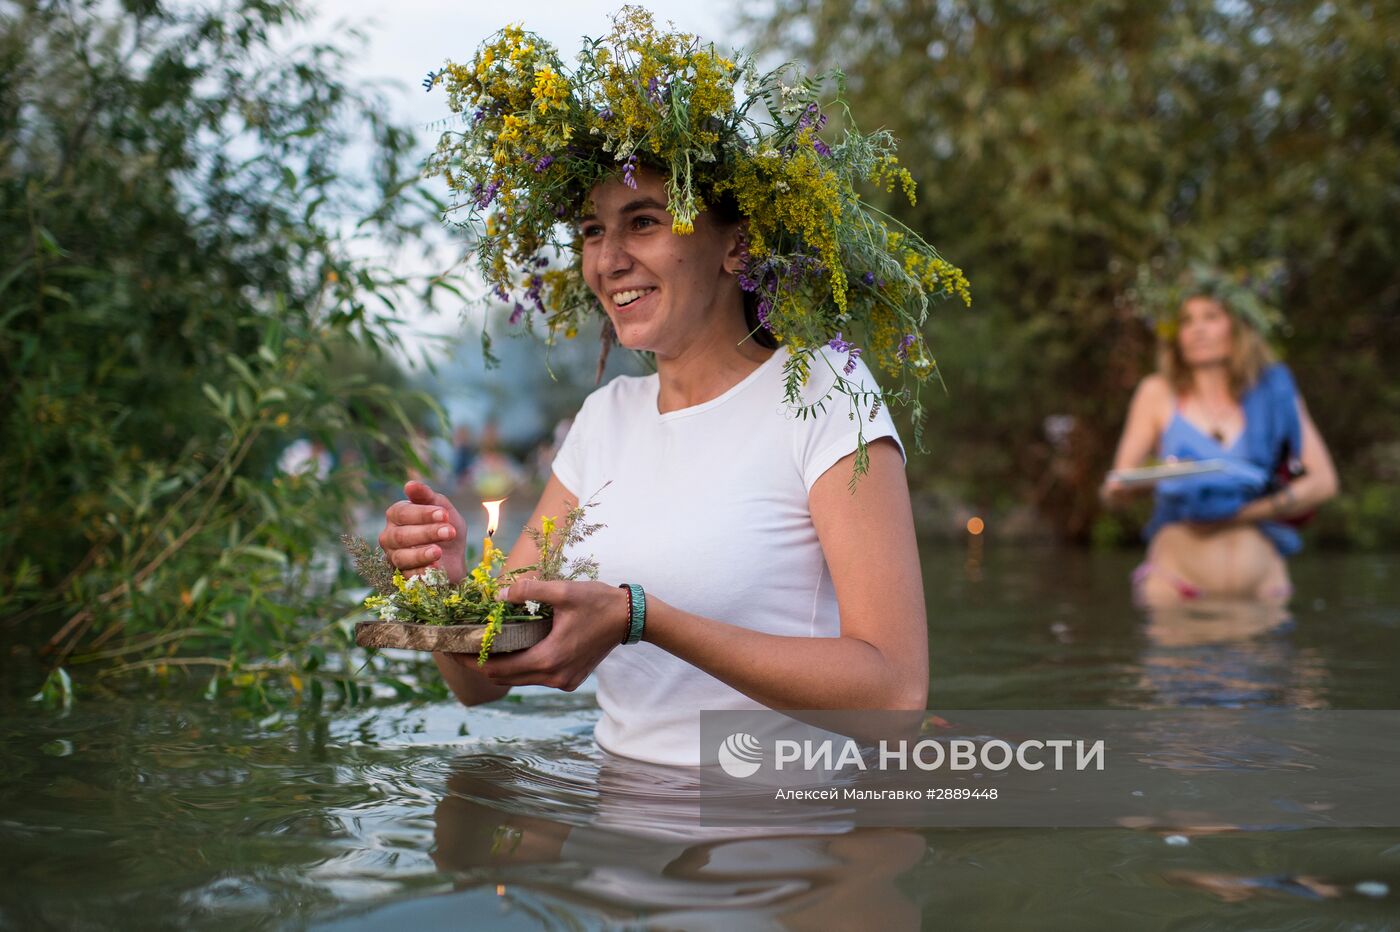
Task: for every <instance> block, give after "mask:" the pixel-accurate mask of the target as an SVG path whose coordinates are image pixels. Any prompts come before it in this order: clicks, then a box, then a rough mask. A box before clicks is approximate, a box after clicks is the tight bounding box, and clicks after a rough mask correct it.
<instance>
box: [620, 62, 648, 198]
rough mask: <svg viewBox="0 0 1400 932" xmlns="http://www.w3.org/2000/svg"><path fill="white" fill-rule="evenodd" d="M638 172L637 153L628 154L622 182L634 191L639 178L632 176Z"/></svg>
mask: <svg viewBox="0 0 1400 932" xmlns="http://www.w3.org/2000/svg"><path fill="white" fill-rule="evenodd" d="M653 80H655V79H653ZM636 173H637V157H636V156H635V155H629V156H627V161H626V162H624V163H623V165H622V183H623V184H625V185H627V187H629V188H631V189H632V190H633V191H635V190H637V179H636V178H634V177H632V176H633V175H635V174H636Z"/></svg>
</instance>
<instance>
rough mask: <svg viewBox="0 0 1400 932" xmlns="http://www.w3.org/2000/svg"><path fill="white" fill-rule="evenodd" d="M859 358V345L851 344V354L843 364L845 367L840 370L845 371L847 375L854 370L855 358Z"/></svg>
mask: <svg viewBox="0 0 1400 932" xmlns="http://www.w3.org/2000/svg"><path fill="white" fill-rule="evenodd" d="M859 358H860V347H859V346H853V347H851V355H850V356H849V357H848V358H847V359H846V365H845V367H844V368H843V369H842V371H843V372H845V373H846V374H847V375H850V374H851V373H852V372H855V371H856V360H857V359H859Z"/></svg>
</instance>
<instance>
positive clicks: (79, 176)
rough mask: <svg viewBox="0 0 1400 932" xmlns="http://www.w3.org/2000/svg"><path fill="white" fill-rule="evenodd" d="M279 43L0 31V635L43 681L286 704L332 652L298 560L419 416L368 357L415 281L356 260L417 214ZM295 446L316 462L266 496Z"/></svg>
mask: <svg viewBox="0 0 1400 932" xmlns="http://www.w3.org/2000/svg"><path fill="white" fill-rule="evenodd" d="M301 22H302V13H301V12H300V10H299V8H298V5H297V4H296V3H293V2H282V0H249V2H244V3H238V4H232V5H228V6H225V7H222V8H217V9H213V10H205V9H197V8H194V7H191V6H186V5H179V6H178V7H175V6H172V7H171V8H166V7H164V6H162V5H160V4H158V3H156V2H128V3H126V4H123V6H122V7H121V8H120V9H117V8H114V5H113V4H110V3H106V2H99V0H68V2H38V0H30V2H26V3H20V4H17V5H15V4H11V5H8V6H7V7H5V8H3V10H0V384H3V385H4V397H5V401H6V404H5V408H4V411H3V413H0V472H3V474H4V475H5V477H6V486H7V488H6V493H5V495H4V497H3V505H0V614H6V615H9V616H10V617H9V618H8V620H7V621H6V622H4V623H5V624H6V625H7V626H10V627H11V633H12V634H13V632H14V630H15V627H16V626H18V625H21V624H27V625H28V626H29V628H28V629H27V630H28V631H30V632H31V633H33V634H37V635H38V636H39V638H40V639H42V640H46V641H47V643H46V645H45V648H44V654H43V656H44V659H45V663H46V664H47V665H48V666H50V667H57V666H58V665H59V664H62V663H68V664H70V665H73V664H78V665H80V664H81V663H82V662H83V661H104V662H105V666H104V667H103V669H104V671H106V672H111V671H114V670H133V669H158V670H161V671H173V670H176V669H187V670H202V671H205V672H209V671H212V672H214V673H215V674H216V675H217V677H216V680H215V681H214V685H217V684H219V683H228V682H229V680H230V678H236V679H238V681H239V682H241V683H243V684H244V685H247V686H250V687H253V688H254V691H258V690H260V684H261V680H262V679H263V678H264V677H265V676H267V675H268V674H269V671H271V672H273V673H276V675H277V676H279V677H282V678H283V679H284V681H289V682H292V684H293V685H294V686H295V687H296V688H297V689H298V690H299V689H300V688H301V684H302V682H303V679H304V678H305V677H306V674H307V672H308V671H311V670H314V669H315V668H316V667H318V666H322V667H324V666H325V663H324V661H325V658H326V654H325V648H324V645H325V644H327V643H331V642H334V643H339V644H340V645H341V646H342V647H343V646H344V644H345V639H344V637H343V636H340V635H336V634H335V632H337V631H340V630H341V629H340V628H338V627H337V626H336V625H335V624H331V625H329V627H328V628H327V630H319V631H318V629H319V628H322V627H325V626H326V625H327V622H334V621H335V619H334V618H333V617H332V618H327V617H325V615H326V613H327V611H328V607H330V606H333V603H332V602H330V601H329V600H327V598H326V596H327V592H328V587H330V586H331V585H332V584H333V582H334V578H335V573H334V567H331V568H330V569H329V570H327V569H325V568H318V566H317V561H316V560H314V559H313V557H314V556H315V555H316V551H317V547H318V546H319V545H321V544H322V543H324V542H329V543H331V544H333V542H334V540H335V537H336V535H337V534H338V533H339V532H340V530H341V529H342V525H343V524H344V522H345V518H346V515H347V514H348V512H349V510H350V508H351V507H352V506H353V505H355V504H356V503H358V502H360V501H361V500H362V499H363V497H364V484H365V481H366V479H367V478H370V477H372V476H373V475H374V472H375V469H376V465H377V464H381V463H382V464H384V465H385V466H393V465H395V464H396V463H401V462H402V460H403V457H404V456H406V455H409V454H407V453H406V452H404V451H405V448H406V445H405V444H403V443H402V442H401V441H402V437H403V432H404V428H406V426H407V424H408V423H409V420H410V418H412V417H416V416H418V415H417V411H420V410H422V409H423V408H424V407H426V406H430V405H431V402H430V401H428V400H427V399H426V398H417V399H409V398H408V397H407V393H404V392H402V391H401V390H400V385H399V384H396V382H397V383H402V382H403V379H402V378H401V377H400V376H398V374H397V368H396V367H394V366H392V365H390V364H388V362H387V360H386V359H385V358H384V349H385V348H387V347H389V346H391V345H392V344H393V343H394V340H395V338H394V336H393V333H392V331H391V329H390V327H391V324H392V323H393V322H394V320H395V318H396V307H397V305H398V304H399V302H401V301H403V300H406V299H413V300H423V299H424V298H428V299H431V297H432V294H433V292H434V290H435V288H436V286H438V285H440V284H443V282H442V281H441V280H432V281H429V282H427V283H415V282H412V281H410V280H408V279H406V278H404V277H402V276H401V275H399V274H397V273H395V272H393V271H392V270H391V269H389V268H386V267H384V266H383V265H382V264H381V263H380V262H379V261H378V260H374V259H370V258H366V256H368V255H369V254H370V253H369V247H368V246H367V245H366V244H367V243H371V242H372V243H377V244H383V243H390V244H393V243H396V242H402V241H405V240H406V239H408V238H411V237H413V236H414V235H415V234H416V231H417V230H419V228H420V227H421V225H422V224H423V223H424V222H425V221H427V222H431V221H432V220H433V219H434V216H435V214H436V205H434V204H433V203H432V202H431V201H430V200H429V199H427V198H426V196H424V195H423V194H422V193H421V192H420V191H419V189H418V187H417V183H418V171H417V166H416V165H415V164H414V163H413V161H412V159H411V158H410V155H411V153H412V151H413V148H414V142H415V140H414V138H413V135H412V134H411V133H410V132H408V131H406V130H405V129H403V128H402V127H399V126H396V125H394V124H392V123H391V122H388V121H386V120H385V119H384V117H383V115H382V114H383V113H384V112H385V110H386V108H385V107H384V105H383V102H382V101H381V100H379V99H378V98H377V96H376V95H375V94H374V93H373V92H371V91H370V90H369V89H367V88H364V87H361V86H358V85H356V84H353V83H351V82H349V81H348V80H347V79H346V77H345V75H346V73H347V71H348V68H347V54H348V52H347V50H346V49H343V48H339V47H335V46H332V45H326V44H315V43H313V44H307V45H295V44H293V43H292V42H291V40H290V39H289V38H288V32H289V29H290V27H293V26H296V25H298V24H299V23H301ZM299 436H300V437H307V438H318V439H320V440H323V441H324V442H325V443H326V445H327V446H328V447H329V448H331V449H332V450H335V451H336V453H337V455H338V457H339V467H338V468H337V469H335V470H334V471H332V472H331V473H330V474H329V475H328V476H326V477H325V478H324V479H318V478H317V477H316V476H314V475H310V474H308V475H279V474H278V470H277V468H276V462H277V456H278V453H279V451H280V450H281V449H282V448H283V447H285V446H286V445H287V444H288V442H290V441H292V440H293V439H295V438H297V437H299ZM401 471H402V470H401V468H395V469H393V470H392V472H393V473H394V474H398V473H400V472H401ZM308 622H315V625H314V626H313V627H312V628H310V629H308V628H307V624H308ZM337 638H339V640H336V639H337ZM172 655H178V656H172ZM296 671H301V674H300V676H299V675H298V674H297V672H296ZM80 679H81V678H80ZM341 685H342V689H346V690H348V689H351V688H353V686H351V687H346V686H345V683H344V682H342V684H341ZM318 688H319V687H318Z"/></svg>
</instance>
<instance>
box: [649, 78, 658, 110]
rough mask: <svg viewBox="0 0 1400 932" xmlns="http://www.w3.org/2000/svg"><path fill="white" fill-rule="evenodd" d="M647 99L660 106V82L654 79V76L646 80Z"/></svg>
mask: <svg viewBox="0 0 1400 932" xmlns="http://www.w3.org/2000/svg"><path fill="white" fill-rule="evenodd" d="M647 99H648V100H650V101H651V102H652V103H653V104H655V105H656V106H658V107H659V106H661V82H660V81H658V80H656V77H655V76H652V78H651V80H649V81H647Z"/></svg>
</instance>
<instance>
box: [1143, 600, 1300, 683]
mask: <svg viewBox="0 0 1400 932" xmlns="http://www.w3.org/2000/svg"><path fill="white" fill-rule="evenodd" d="M1296 628H1297V622H1296V621H1295V620H1294V618H1293V616H1292V615H1291V614H1289V612H1288V610H1287V609H1286V608H1284V607H1282V606H1277V605H1268V604H1265V603H1261V602H1227V601H1204V600H1203V601H1201V602H1195V603H1189V604H1185V605H1178V606H1172V607H1169V608H1160V609H1154V610H1151V611H1149V612H1148V613H1147V618H1146V622H1145V624H1144V626H1143V635H1144V638H1145V641H1146V646H1145V647H1144V650H1143V653H1142V659H1141V665H1142V681H1141V685H1142V688H1143V689H1144V690H1145V691H1147V692H1149V693H1150V694H1151V696H1152V699H1151V704H1153V705H1156V706H1161V707H1163V708H1183V707H1186V708H1189V707H1197V706H1215V707H1221V708H1248V707H1256V706H1284V707H1288V708H1299V709H1320V708H1325V707H1326V705H1327V702H1326V698H1325V695H1324V692H1323V688H1324V683H1325V678H1326V668H1325V666H1324V664H1323V661H1322V657H1321V655H1320V653H1319V652H1318V651H1316V650H1311V649H1308V648H1299V647H1298V646H1297V645H1296V644H1295V643H1294V639H1293V633H1294V631H1295V629H1296Z"/></svg>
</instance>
